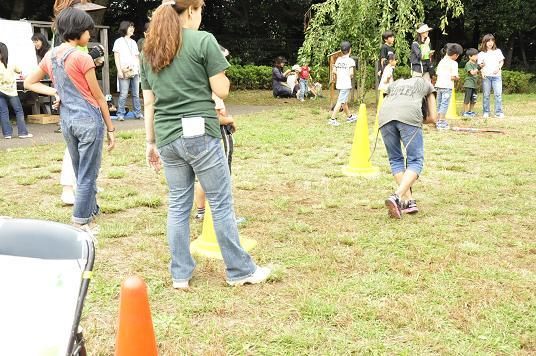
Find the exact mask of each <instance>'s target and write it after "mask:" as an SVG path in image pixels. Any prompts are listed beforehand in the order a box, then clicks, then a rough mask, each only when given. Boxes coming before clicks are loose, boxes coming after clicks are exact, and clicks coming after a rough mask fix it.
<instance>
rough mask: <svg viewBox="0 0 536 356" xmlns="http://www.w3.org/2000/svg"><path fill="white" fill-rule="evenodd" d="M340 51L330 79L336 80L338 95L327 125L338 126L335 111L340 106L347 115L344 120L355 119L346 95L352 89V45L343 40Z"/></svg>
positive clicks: (353, 66) (350, 120)
mask: <svg viewBox="0 0 536 356" xmlns="http://www.w3.org/2000/svg"><path fill="white" fill-rule="evenodd" d="M341 52H342V54H343V55H342V57H339V58H337V61H335V66H334V67H333V76H332V78H331V80H332V81H334V80H337V82H336V88H337V90H339V97H338V99H337V104H336V105H335V107H334V108H333V113H332V114H331V118H330V119H329V121H328V124H329V125H332V126H339V125H340V123H339V122H338V121H337V119H336V117H337V113H338V112H339V110H340V109H341V106H342V108H343V110H344V113H345V114H346V115H347V116H348V118H347V119H346V122H349V123H352V122H355V121H356V120H357V116H356V115H351V114H350V110H349V109H348V97H349V96H350V91H351V90H352V78H353V77H354V68H355V61H354V60H353V59H352V58H350V54H351V53H352V46H351V45H350V42H347V41H344V42H343V43H341Z"/></svg>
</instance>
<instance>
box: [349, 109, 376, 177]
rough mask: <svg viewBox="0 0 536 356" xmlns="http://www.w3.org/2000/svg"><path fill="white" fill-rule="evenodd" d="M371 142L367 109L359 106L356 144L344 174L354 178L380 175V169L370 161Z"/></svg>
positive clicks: (353, 145)
mask: <svg viewBox="0 0 536 356" xmlns="http://www.w3.org/2000/svg"><path fill="white" fill-rule="evenodd" d="M369 158H370V142H369V131H368V123H367V107H366V106H365V104H361V106H359V116H358V118H357V123H356V125H355V131H354V143H353V144H352V152H351V153H350V164H349V165H348V166H346V167H344V168H343V170H342V172H343V173H344V174H345V175H347V176H352V177H358V176H361V177H372V176H375V175H377V174H378V173H379V168H378V167H374V166H373V165H372V163H371V162H370V160H369Z"/></svg>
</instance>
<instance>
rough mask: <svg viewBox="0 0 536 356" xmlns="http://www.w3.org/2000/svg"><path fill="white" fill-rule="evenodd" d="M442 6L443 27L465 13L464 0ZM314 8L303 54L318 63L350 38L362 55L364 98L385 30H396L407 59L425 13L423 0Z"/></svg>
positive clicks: (443, 0) (344, 2) (331, 1)
mask: <svg viewBox="0 0 536 356" xmlns="http://www.w3.org/2000/svg"><path fill="white" fill-rule="evenodd" d="M439 6H440V8H441V9H442V10H443V15H442V16H441V18H440V27H441V29H444V28H445V27H446V25H447V24H448V18H449V17H450V16H452V17H458V16H460V15H461V14H463V5H462V3H461V0H439ZM312 10H313V13H314V14H313V17H312V19H311V22H310V23H309V26H308V28H307V30H306V32H305V41H304V43H303V46H302V48H301V49H300V51H299V56H300V58H303V59H306V60H307V61H309V62H310V63H312V64H313V65H314V66H317V67H318V66H320V65H322V64H324V63H325V61H326V56H327V55H328V54H329V53H330V52H333V51H334V50H335V49H338V47H339V45H340V43H341V41H343V40H347V41H350V42H351V43H352V53H353V56H356V57H357V59H358V73H359V75H358V77H357V80H358V89H360V90H359V95H358V99H359V101H360V102H362V101H363V99H364V95H365V90H364V88H365V82H366V78H367V67H368V66H369V65H371V64H372V63H373V62H374V61H375V60H377V59H378V54H379V53H378V52H379V48H380V44H381V34H382V33H383V32H384V31H385V30H387V29H390V30H393V31H394V32H395V34H396V41H395V49H396V52H397V55H398V57H399V59H400V60H402V61H405V60H407V58H408V56H409V51H410V46H409V42H408V41H407V37H408V36H410V35H412V34H413V33H414V31H415V25H416V24H417V23H418V22H422V20H424V14H425V7H424V2H423V0H415V1H414V0H359V1H357V0H327V1H326V2H324V3H322V4H317V5H313V7H312Z"/></svg>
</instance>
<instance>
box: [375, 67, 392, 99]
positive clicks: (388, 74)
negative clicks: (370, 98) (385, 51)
mask: <svg viewBox="0 0 536 356" xmlns="http://www.w3.org/2000/svg"><path fill="white" fill-rule="evenodd" d="M393 72H394V69H393V67H391V65H390V64H388V65H387V66H385V68H384V70H383V74H382V79H381V80H380V84H379V85H378V90H383V91H384V92H385V91H386V90H387V87H388V86H389V84H391V83H392V82H394V78H393V74H394V73H393Z"/></svg>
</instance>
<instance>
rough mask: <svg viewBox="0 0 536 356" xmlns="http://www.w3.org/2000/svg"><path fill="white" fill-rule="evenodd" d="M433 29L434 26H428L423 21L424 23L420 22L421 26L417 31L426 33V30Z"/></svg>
mask: <svg viewBox="0 0 536 356" xmlns="http://www.w3.org/2000/svg"><path fill="white" fill-rule="evenodd" d="M432 30H433V28H431V27H428V25H427V24H425V23H423V24H420V26H419V27H418V28H417V33H424V32H429V31H432Z"/></svg>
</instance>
